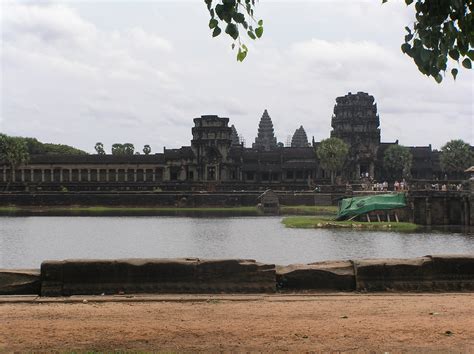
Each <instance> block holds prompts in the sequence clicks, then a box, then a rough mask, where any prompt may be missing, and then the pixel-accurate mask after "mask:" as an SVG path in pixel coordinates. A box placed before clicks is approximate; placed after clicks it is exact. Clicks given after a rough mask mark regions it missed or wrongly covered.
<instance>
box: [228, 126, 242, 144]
mask: <svg viewBox="0 0 474 354" xmlns="http://www.w3.org/2000/svg"><path fill="white" fill-rule="evenodd" d="M230 129H232V132H231V133H230V140H232V145H240V140H239V134H238V133H237V129H235V126H234V125H233V124H232V125H231V126H230Z"/></svg>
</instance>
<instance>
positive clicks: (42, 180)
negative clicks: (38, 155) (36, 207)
mask: <svg viewBox="0 0 474 354" xmlns="http://www.w3.org/2000/svg"><path fill="white" fill-rule="evenodd" d="M41 182H44V169H43V168H42V169H41Z"/></svg>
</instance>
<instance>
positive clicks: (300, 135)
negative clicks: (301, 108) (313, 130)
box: [291, 125, 308, 147]
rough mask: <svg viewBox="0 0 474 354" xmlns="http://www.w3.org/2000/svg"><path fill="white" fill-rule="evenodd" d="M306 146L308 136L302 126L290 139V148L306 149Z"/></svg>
mask: <svg viewBox="0 0 474 354" xmlns="http://www.w3.org/2000/svg"><path fill="white" fill-rule="evenodd" d="M307 146H308V136H307V135H306V132H305V130H304V128H303V126H302V125H300V127H299V128H298V129H296V130H295V133H294V134H293V138H292V139H291V147H307Z"/></svg>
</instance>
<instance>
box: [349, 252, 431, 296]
mask: <svg viewBox="0 0 474 354" xmlns="http://www.w3.org/2000/svg"><path fill="white" fill-rule="evenodd" d="M353 262H354V270H355V278H356V290H358V291H386V290H396V291H430V290H432V288H433V281H432V280H433V262H432V260H431V258H430V257H420V258H411V259H392V258H390V259H362V260H355V261H353Z"/></svg>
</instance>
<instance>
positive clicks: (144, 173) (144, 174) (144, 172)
mask: <svg viewBox="0 0 474 354" xmlns="http://www.w3.org/2000/svg"><path fill="white" fill-rule="evenodd" d="M146 171H147V169H146V168H144V169H143V182H146Z"/></svg>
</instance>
